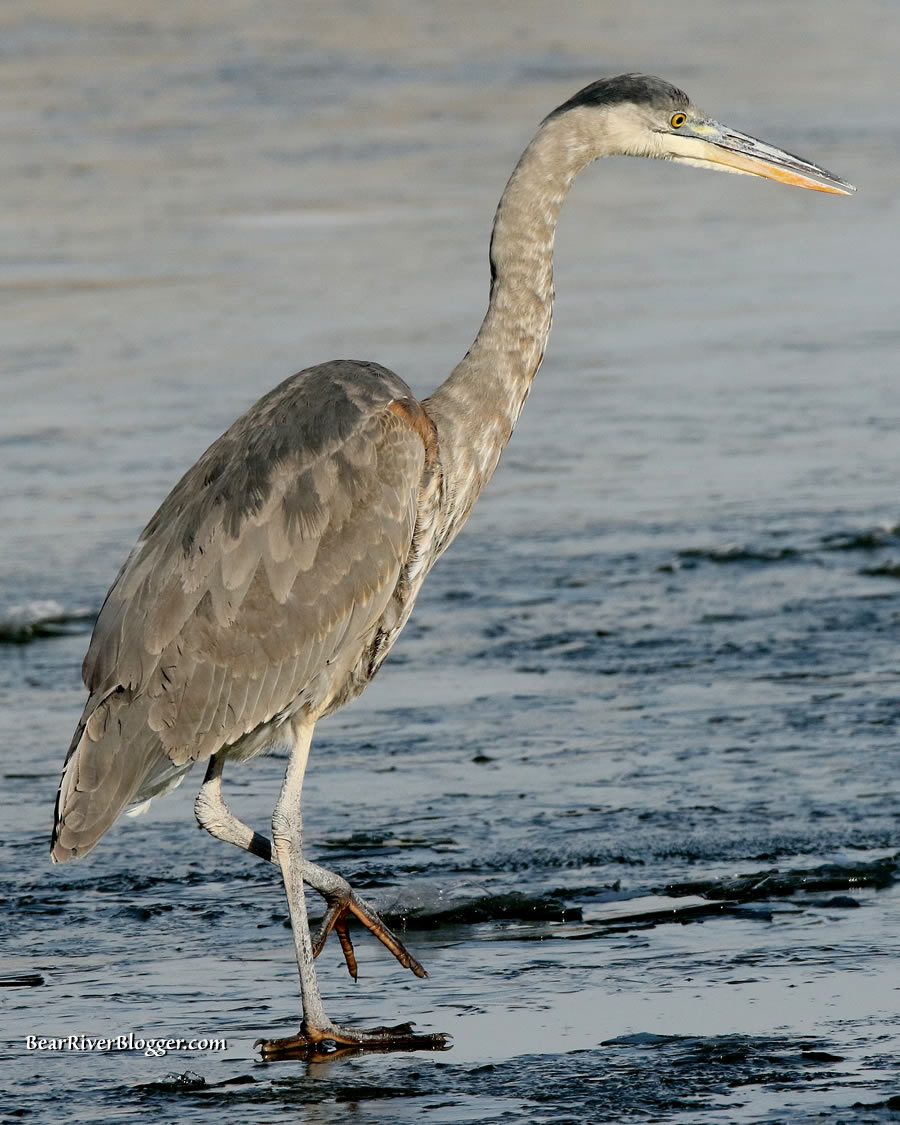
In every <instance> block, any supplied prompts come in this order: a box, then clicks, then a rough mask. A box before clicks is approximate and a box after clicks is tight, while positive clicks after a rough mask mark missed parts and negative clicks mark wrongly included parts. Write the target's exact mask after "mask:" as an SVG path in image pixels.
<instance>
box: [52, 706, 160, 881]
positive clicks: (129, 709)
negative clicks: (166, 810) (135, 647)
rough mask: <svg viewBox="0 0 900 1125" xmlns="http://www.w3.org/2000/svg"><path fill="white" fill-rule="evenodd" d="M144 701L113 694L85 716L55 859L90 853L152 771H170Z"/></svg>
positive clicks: (67, 772)
mask: <svg viewBox="0 0 900 1125" xmlns="http://www.w3.org/2000/svg"><path fill="white" fill-rule="evenodd" d="M142 702H143V701H142V700H140V699H137V700H136V699H133V698H132V693H131V692H130V691H128V690H124V691H118V692H114V693H113V694H112V695H109V696H107V697H106V698H105V699H103V700H102V701H100V702H99V703H98V704H97V705H96V706H94V707H93V709H91V703H89V704H88V708H87V709H86V710H85V714H84V716H82V720H81V723H80V724H79V726H78V729H77V730H76V732H75V737H74V738H73V739H72V745H71V746H70V747H69V753H68V755H67V756H66V763H65V765H64V767H63V773H62V778H61V779H60V784H59V792H58V793H57V796H56V816H55V822H54V825H53V839H52V843H51V847H50V854H51V856H52V858H53V861H54V862H55V863H64V862H65V861H66V860H69V859H76V858H78V857H80V856H83V855H86V854H87V853H88V852H89V851H90V850H91V848H93V847H94V845H95V844H96V843H97V841H98V840H99V839H100V837H101V836H102V835H103V834H104V832H106V831H107V829H108V828H110V827H111V826H112V825H113V823H114V822H115V820H116V819H117V818H118V816H119V815H120V813H122V812H123V810H124V809H125V808H126V806H128V805H129V804H131V803H132V802H133V801H134V799H135V797H136V796H137V795H138V794H139V793H140V791H141V789H142V788H146V784H145V783H146V781H147V778H148V776H149V775H152V774H153V773H155V772H158V771H159V770H160V766H164V767H168V769H169V771H170V772H171V770H172V763H171V762H170V761H169V759H168V757H167V755H166V754H165V751H164V750H163V748H162V746H161V744H160V740H159V735H158V734H157V733H156V732H155V731H153V730H151V729H150V727H149V726H148V724H147V721H146V716H145V715H144V714H143V710H144V708H143V707H142Z"/></svg>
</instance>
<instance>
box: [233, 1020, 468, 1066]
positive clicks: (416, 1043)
mask: <svg viewBox="0 0 900 1125" xmlns="http://www.w3.org/2000/svg"><path fill="white" fill-rule="evenodd" d="M450 1038H451V1036H449V1035H445V1034H443V1033H442V1032H438V1033H437V1034H435V1035H417V1034H416V1033H415V1032H414V1031H413V1024H411V1023H401V1024H397V1025H396V1027H372V1028H369V1029H368V1030H367V1031H363V1030H361V1029H358V1028H354V1027H340V1026H338V1025H337V1024H329V1025H328V1027H326V1028H321V1029H320V1028H315V1029H309V1028H307V1027H306V1024H305V1023H304V1024H302V1025H301V1027H300V1030H299V1031H298V1032H297V1034H296V1035H290V1036H288V1037H287V1038H286V1039H257V1041H256V1042H255V1043H254V1044H253V1046H254V1047H258V1048H259V1052H260V1055H261V1057H262V1060H263V1061H264V1062H274V1061H277V1060H278V1059H306V1060H308V1061H312V1062H315V1061H317V1060H321V1059H326V1058H332V1057H334V1056H337V1055H346V1054H357V1053H360V1052H362V1051H449V1050H450V1042H449V1040H450Z"/></svg>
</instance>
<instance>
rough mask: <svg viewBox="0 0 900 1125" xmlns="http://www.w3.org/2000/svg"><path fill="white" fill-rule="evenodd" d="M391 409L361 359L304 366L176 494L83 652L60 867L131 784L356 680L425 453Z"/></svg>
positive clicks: (98, 830) (150, 779) (391, 577)
mask: <svg viewBox="0 0 900 1125" xmlns="http://www.w3.org/2000/svg"><path fill="white" fill-rule="evenodd" d="M400 399H402V400H403V401H404V402H406V403H409V402H413V403H414V401H415V400H413V399H412V398H411V395H410V392H409V390H408V388H406V386H405V384H403V383H402V382H401V381H400V380H399V379H397V377H396V376H394V375H392V374H391V373H390V372H387V371H385V370H384V369H383V368H377V367H376V366H375V365H363V364H352V363H335V364H329V365H323V366H322V367H320V368H310V369H309V370H308V371H306V372H301V374H300V375H298V376H295V377H294V379H293V380H288V381H287V382H286V383H284V384H282V386H281V387H278V388H276V389H275V391H273V392H271V393H270V394H269V395H267V396H265V397H264V398H263V399H261V400H260V401H259V402H258V403H257V404H256V405H255V406H254V407H252V408H251V410H250V411H248V413H247V414H246V415H244V417H243V418H241V419H239V420H238V422H236V423H235V424H234V426H232V427H231V429H230V430H229V431H227V433H225V434H223V435H222V437H221V438H220V439H219V440H218V441H217V442H215V443H214V444H213V445H212V446H211V447H210V449H208V450H207V452H206V453H205V454H204V455H203V456H202V457H201V458H200V460H199V461H198V462H197V464H196V465H195V466H194V467H193V468H192V469H191V470H190V471H189V472H188V473H187V474H186V475H185V476H184V477H183V478H182V480H181V481H180V482H179V484H178V485H176V487H175V489H174V490H173V491H172V493H171V494H170V496H169V497H168V498H167V500H166V501H165V502H164V503H163V505H162V506H161V508H160V509H159V511H158V512H157V513H156V515H155V516H154V517H153V519H152V520H151V521H150V523H149V524H148V525H147V528H146V529H145V531H144V533H143V535H142V537H141V540H140V541H139V542H138V545H137V547H136V548H135V550H134V551H133V552H132V554H131V556H130V557H129V559H128V561H127V562H126V564H125V566H124V567H123V569H122V572H121V573H120V575H119V578H118V579H117V581H116V583H115V584H114V586H113V588H112V589H111V591H110V593H109V595H108V597H107V600H106V602H105V603H104V606H103V609H102V611H101V614H100V617H99V619H98V621H97V626H96V629H95V632H94V636H93V638H92V641H91V645H90V648H89V651H88V655H87V656H86V658H85V663H84V679H85V683H86V685H87V687H88V688H89V690H90V691H91V692H92V702H90V703H89V705H88V709H87V710H86V713H85V719H84V724H85V725H84V730H83V732H82V734H81V735H79V737H78V739H77V740H76V742H74V743H73V747H72V749H71V750H70V756H69V759H67V765H66V769H65V772H64V777H63V783H62V785H61V788H60V799H59V809H58V822H57V830H58V840H59V841H60V842H59V845H58V851H59V855H58V856H57V858H68V855H70V854H83V852H84V851H85V850H87V849H89V848H90V847H92V846H93V844H94V843H95V842H96V839H97V838H99V835H101V834H102V832H104V831H105V830H106V827H108V826H109V824H111V823H112V820H114V819H115V817H116V816H117V815H118V812H119V811H121V809H122V808H123V807H124V805H126V804H127V803H129V802H130V801H131V800H132V799H133V798H134V797H135V795H136V794H137V793H138V792H140V791H141V790H142V788H143V791H144V792H145V793H146V791H147V789H148V788H151V787H152V785H155V784H157V782H159V784H162V783H164V782H165V781H166V780H167V779H169V778H170V777H172V776H177V774H178V771H179V769H182V768H185V767H186V766H188V765H189V764H190V763H191V761H195V760H198V759H203V758H206V757H208V756H209V755H210V754H212V753H214V752H215V751H216V750H218V749H219V748H220V747H222V746H224V745H234V744H235V743H236V742H239V741H240V740H241V739H242V738H244V737H246V736H249V735H251V734H252V732H254V731H258V730H259V728H261V727H262V726H263V725H265V724H267V723H271V722H273V721H280V720H281V719H282V718H283V717H285V716H286V715H288V714H290V713H291V712H292V711H293V710H296V709H297V708H298V707H301V706H303V707H307V708H308V709H309V710H310V711H311V713H313V714H316V713H319V712H320V711H322V710H323V709H327V707H328V706H329V705H330V701H331V700H333V699H334V698H336V697H338V696H340V693H341V692H342V691H343V690H345V685H346V681H347V680H348V677H351V676H353V675H356V674H357V673H356V672H355V669H356V666H357V665H358V664H359V662H360V661H361V659H362V657H363V653H364V651H365V650H366V645H367V644H369V643H371V641H372V638H373V637H374V636H375V633H376V631H377V628H378V624H379V621H380V618H381V616H382V614H383V613H384V612H385V610H386V607H387V606H388V603H389V602H390V599H391V596H392V594H393V591H394V589H395V587H396V586H397V583H398V581H399V579H400V576H401V573H402V571H403V567H404V566H405V564H406V560H407V558H408V556H409V553H410V548H411V542H412V536H413V531H414V528H415V523H416V514H417V497H418V491H419V485H420V482H421V479H422V473H423V466H424V464H425V452H426V451H425V444H424V443H423V438H422V435H421V433H420V432H419V428H417V426H416V425H414V424H412V423H411V422H410V418H413V419H415V414H414V412H412V411H410V410H409V409H407V408H406V407H404V408H403V409H402V410H395V409H392V404H396V402H397V401H398V400H400ZM415 405H416V407H418V404H415ZM418 409H419V412H420V413H421V408H418ZM363 682H364V681H363ZM119 685H121V686H122V687H124V688H125V689H126V690H125V691H124V692H122V691H119V692H116V689H117V687H118V686H119ZM357 690H358V689H357ZM113 692H116V694H111V693H113ZM123 722H124V724H125V725H124V726H121V725H120V724H121V723H123ZM253 745H254V746H255V745H256V743H254V744H253ZM263 745H265V741H260V743H259V748H262V746H263ZM66 833H69V834H70V835H69V836H66ZM66 841H68V842H66ZM86 841H87V842H86ZM54 854H56V852H55V853H54Z"/></svg>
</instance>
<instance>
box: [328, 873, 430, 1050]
mask: <svg viewBox="0 0 900 1125" xmlns="http://www.w3.org/2000/svg"><path fill="white" fill-rule="evenodd" d="M327 902H328V910H327V911H326V912H325V917H324V918H323V919H322V924H321V926H319V931H318V933H317V934H316V935H315V937H314V938H313V939H312V943H313V956H314V957H318V956H319V954H320V953H321V952H322V949H323V947H324V945H325V940H326V938H327V937H328V935H329V934H330V933H331V931H332V930H334V932H335V934H336V935H337V939H338V941H339V942H340V943H341V950H342V951H343V954H344V960H345V961H346V963H347V970H348V972H349V973H350V976H351V977H353V979H354V980H356V976H357V965H356V954H355V953H354V952H353V943H352V942H351V940H350V927H349V925H348V920H349V919H350V917H353V918H356V919H357V920H358V921H359V922H362V924H363V925H364V926H365V927H366V929H367V930H369V931H370V932H371V933H373V934H374V935H375V937H377V938H378V940H379V941H380V942H381V944H382V945H383V946H385V947H386V948H387V949H389V950H390V951H391V953H393V955H394V956H395V957H396V958H397V960H398V961H399V962H400V964H401V965H402V966H403V967H404V969H410V970H412V972H414V973H415V974H416V976H417V977H427V976H428V974H427V973H426V972H425V970H424V969H423V968H422V966H421V965H420V964H419V962H418V961H417V960H416V959H415V957H413V956H412V954H411V953H410V952H409V951H408V950H407V949H406V947H405V946H404V944H403V942H402V941H401V940H400V939H399V938H398V937H397V935H396V934H395V933H393V932H392V931H391V930H389V929H388V927H387V926H386V925H385V924H384V922H382V920H381V919H380V918H379V917H378V915H377V914H376V913H375V911H374V909H373V908H372V907H371V906H369V904H368V903H367V902H366V901H365V899H361V898H360V897H359V896H358V895H357V894H355V893H354V892H353V891H352V890H350V887H349V886H348V887H347V889H346V890H345V891H344V893H343V894H336V895H329V896H328V897H327ZM378 1030H380V1031H383V1030H385V1029H384V1028H379V1029H378ZM387 1030H392V1029H387ZM394 1030H396V1029H394ZM415 1038H421V1036H418V1037H415Z"/></svg>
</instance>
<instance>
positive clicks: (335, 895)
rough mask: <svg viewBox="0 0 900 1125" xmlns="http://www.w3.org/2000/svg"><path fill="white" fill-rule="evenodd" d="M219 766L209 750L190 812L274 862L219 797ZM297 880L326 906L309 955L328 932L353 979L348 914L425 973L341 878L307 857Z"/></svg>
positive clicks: (266, 844) (266, 845)
mask: <svg viewBox="0 0 900 1125" xmlns="http://www.w3.org/2000/svg"><path fill="white" fill-rule="evenodd" d="M224 765H225V759H224V755H223V754H222V753H221V752H220V753H218V754H214V755H213V756H212V758H210V760H209V766H208V767H207V770H206V777H205V778H204V780H203V784H202V785H201V786H200V792H199V793H198V794H197V799H196V800H195V801H194V815H195V816H196V818H197V822H198V824H199V825H200V826H201V828H205V829H206V831H207V832H209V834H210V835H211V836H215V838H216V839H217V840H224V842H225V843H226V844H234V845H236V846H237V847H239V848H241V849H242V850H243V851H245V852H250V853H251V854H252V855H255V856H258V857H259V858H260V859H264V860H267V861H268V862H270V863H274V864H275V866H276V867H277V866H278V860H277V859H276V858H275V856H274V855H273V853H272V844H271V842H270V841H269V840H267V839H266V837H265V836H262V835H260V833H259V832H254V830H253V829H252V828H251V827H250V826H249V825H248V824H244V822H243V821H242V820H239V819H238V818H237V817H236V816H235V815H234V813H233V812H232V811H231V809H230V808H229V807H228V805H227V804H226V803H225V799H224V798H223V796H222V771H223V768H224ZM301 869H302V874H303V881H304V883H307V884H308V885H309V886H310V887H312V889H313V890H314V891H317V892H318V893H319V894H320V895H321V896H322V898H324V899H325V902H326V904H327V909H326V911H325V917H324V918H323V919H322V923H321V925H320V926H319V929H318V931H317V933H316V935H315V937H314V938H313V939H312V947H313V956H314V957H318V956H319V954H320V953H321V952H322V949H323V947H324V945H325V940H326V938H327V937H328V935H329V934H330V933H331V931H332V930H334V932H335V934H336V935H337V939H338V941H339V942H340V943H341V950H342V951H343V954H344V960H345V961H346V963H347V969H348V971H349V973H350V975H351V976H352V977H353V979H354V980H356V978H357V964H356V955H355V953H354V952H353V944H352V942H351V941H350V930H349V927H348V924H347V923H348V919H349V917H350V916H351V915H352V916H353V917H354V918H356V919H357V920H358V921H359V922H361V923H362V925H364V926H365V927H366V929H367V930H369V931H370V932H371V933H373V934H374V935H375V937H377V938H378V940H379V941H380V942H381V944H382V945H384V946H385V947H386V948H387V949H389V950H390V951H391V953H393V955H394V956H395V957H396V958H397V960H398V961H399V962H400V964H401V965H402V966H403V967H404V969H410V970H411V971H412V972H413V973H415V975H416V976H417V977H426V976H428V974H427V973H426V972H425V970H424V969H423V968H422V966H421V965H420V964H419V962H418V961H417V960H416V959H415V957H413V956H412V954H411V953H410V952H409V951H408V950H407V949H406V947H405V946H404V945H403V942H402V941H400V939H399V938H398V937H397V935H396V934H395V933H393V932H392V931H391V930H390V929H389V928H388V927H387V926H386V925H385V924H384V922H383V921H382V920H381V918H379V916H378V914H377V913H376V911H375V909H374V907H372V906H371V905H370V904H369V903H368V902H366V900H365V899H363V898H361V897H360V896H359V895H357V894H356V893H355V892H354V890H353V888H352V887H351V886H350V884H349V883H348V882H347V880H346V879H344V878H342V877H341V876H340V875H336V874H335V873H334V872H333V871H328V870H327V869H326V868H324V867H320V866H319V865H318V864H317V863H310V862H309V861H308V860H302V861H301Z"/></svg>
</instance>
